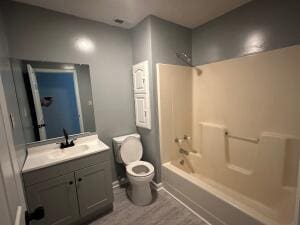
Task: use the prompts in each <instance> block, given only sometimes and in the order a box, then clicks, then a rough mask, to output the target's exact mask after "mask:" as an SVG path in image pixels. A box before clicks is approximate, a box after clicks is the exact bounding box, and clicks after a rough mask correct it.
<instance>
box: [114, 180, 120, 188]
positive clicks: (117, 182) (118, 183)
mask: <svg viewBox="0 0 300 225" xmlns="http://www.w3.org/2000/svg"><path fill="white" fill-rule="evenodd" d="M120 186H121V184H120V181H119V180H115V181H113V182H112V188H113V189H115V188H119V187H120Z"/></svg>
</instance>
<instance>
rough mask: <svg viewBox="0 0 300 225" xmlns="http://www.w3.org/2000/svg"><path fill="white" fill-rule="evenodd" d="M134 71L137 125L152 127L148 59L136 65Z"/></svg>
mask: <svg viewBox="0 0 300 225" xmlns="http://www.w3.org/2000/svg"><path fill="white" fill-rule="evenodd" d="M132 72H133V87H134V102H135V121H136V126H138V127H143V128H147V129H151V110H150V94H149V63H148V61H144V62H141V63H139V64H136V65H134V66H133V67H132Z"/></svg>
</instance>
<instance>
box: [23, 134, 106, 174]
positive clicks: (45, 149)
mask: <svg viewBox="0 0 300 225" xmlns="http://www.w3.org/2000/svg"><path fill="white" fill-rule="evenodd" d="M74 142H75V146H73V147H69V148H65V149H61V148H60V144H59V143H52V144H46V145H40V146H36V147H32V148H29V149H28V155H27V158H26V161H25V164H24V166H23V169H22V172H23V173H24V172H29V171H32V170H36V169H41V168H44V167H48V166H53V165H56V164H59V163H62V162H66V161H69V160H73V159H77V158H80V157H84V156H88V155H91V154H96V153H98V152H101V151H107V150H108V149H109V147H108V146H107V145H106V144H104V143H103V142H102V141H100V140H99V139H98V135H90V136H85V137H80V138H78V139H77V140H75V141H74Z"/></svg>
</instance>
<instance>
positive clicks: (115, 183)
mask: <svg viewBox="0 0 300 225" xmlns="http://www.w3.org/2000/svg"><path fill="white" fill-rule="evenodd" d="M125 183H128V180H127V179H126V180H123V181H122V184H125ZM150 184H151V187H152V188H154V189H155V190H156V191H160V190H161V189H162V188H163V184H162V183H161V182H160V183H156V182H154V181H151V183H150ZM120 186H121V182H120V181H119V180H115V181H113V182H112V188H113V189H115V188H119V187H120Z"/></svg>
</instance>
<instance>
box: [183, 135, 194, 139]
mask: <svg viewBox="0 0 300 225" xmlns="http://www.w3.org/2000/svg"><path fill="white" fill-rule="evenodd" d="M183 139H184V140H191V139H192V137H190V136H188V135H186V134H185V135H184V136H183Z"/></svg>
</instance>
